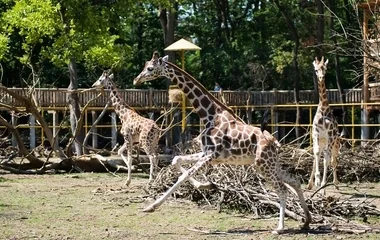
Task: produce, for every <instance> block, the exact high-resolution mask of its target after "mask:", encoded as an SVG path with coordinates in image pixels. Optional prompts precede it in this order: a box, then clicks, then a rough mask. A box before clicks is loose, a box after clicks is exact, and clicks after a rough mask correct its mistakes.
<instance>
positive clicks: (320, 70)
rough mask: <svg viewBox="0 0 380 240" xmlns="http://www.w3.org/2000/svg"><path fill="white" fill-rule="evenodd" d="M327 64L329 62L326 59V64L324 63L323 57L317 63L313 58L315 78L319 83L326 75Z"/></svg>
mask: <svg viewBox="0 0 380 240" xmlns="http://www.w3.org/2000/svg"><path fill="white" fill-rule="evenodd" d="M328 62H329V60H328V59H327V60H326V62H324V59H323V57H322V59H321V61H318V59H317V58H315V60H314V62H313V65H314V71H315V75H316V76H317V78H318V81H319V82H322V81H324V79H325V74H326V70H327V63H328Z"/></svg>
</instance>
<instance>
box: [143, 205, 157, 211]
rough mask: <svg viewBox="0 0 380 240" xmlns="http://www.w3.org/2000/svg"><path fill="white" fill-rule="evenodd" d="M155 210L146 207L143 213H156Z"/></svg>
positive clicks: (151, 207)
mask: <svg viewBox="0 0 380 240" xmlns="http://www.w3.org/2000/svg"><path fill="white" fill-rule="evenodd" d="M154 211H155V208H154V207H153V206H149V207H146V208H145V209H144V210H143V212H154Z"/></svg>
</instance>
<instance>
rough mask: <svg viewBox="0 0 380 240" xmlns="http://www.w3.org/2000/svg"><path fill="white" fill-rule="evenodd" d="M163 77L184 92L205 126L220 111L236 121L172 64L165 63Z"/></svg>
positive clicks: (228, 109)
mask: <svg viewBox="0 0 380 240" xmlns="http://www.w3.org/2000/svg"><path fill="white" fill-rule="evenodd" d="M165 76H166V77H167V78H169V79H170V80H171V81H172V83H174V84H176V85H177V86H178V88H179V89H181V90H182V91H183V92H184V94H185V95H186V97H187V98H188V99H189V101H190V103H191V105H192V106H193V107H194V111H195V112H196V113H197V114H198V115H199V118H200V120H201V121H202V123H203V124H204V125H205V126H208V125H209V124H210V122H211V121H212V120H214V119H215V116H216V115H217V114H218V113H219V112H221V111H228V112H229V113H230V114H231V115H232V116H233V117H234V118H235V119H238V118H237V117H236V116H235V114H234V112H233V111H232V110H231V109H230V108H228V107H227V106H226V105H224V104H223V103H222V102H221V101H219V99H217V98H216V97H214V96H213V95H212V94H211V93H210V92H209V91H207V90H206V89H205V87H204V86H203V85H202V84H200V83H199V82H198V81H197V80H196V79H195V78H193V77H192V76H190V75H189V74H188V73H187V72H185V71H184V70H182V69H180V68H179V67H177V66H176V65H174V64H173V63H170V62H167V64H166V67H165Z"/></svg>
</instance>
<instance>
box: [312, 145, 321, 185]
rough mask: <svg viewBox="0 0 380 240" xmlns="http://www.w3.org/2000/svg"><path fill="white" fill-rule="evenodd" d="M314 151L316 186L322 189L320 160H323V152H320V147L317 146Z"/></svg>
mask: <svg viewBox="0 0 380 240" xmlns="http://www.w3.org/2000/svg"><path fill="white" fill-rule="evenodd" d="M313 150H314V161H315V173H314V178H315V186H316V187H320V186H321V173H320V172H319V160H320V159H321V152H320V146H318V145H317V144H316V145H314V147H313Z"/></svg>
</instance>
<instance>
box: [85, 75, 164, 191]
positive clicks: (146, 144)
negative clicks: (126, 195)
mask: <svg viewBox="0 0 380 240" xmlns="http://www.w3.org/2000/svg"><path fill="white" fill-rule="evenodd" d="M112 80H113V74H111V75H109V73H108V71H104V72H103V74H102V75H101V76H100V78H99V79H98V80H97V81H96V82H95V83H94V84H93V85H92V87H105V89H108V90H110V98H111V101H112V105H113V106H114V107H115V112H116V114H117V115H118V116H119V118H120V121H121V124H122V126H121V129H120V133H121V135H123V137H124V144H123V145H122V146H121V147H120V149H119V150H118V154H119V155H120V156H121V157H122V159H123V160H124V162H125V164H126V165H127V167H128V177H127V181H126V182H125V185H127V186H128V185H129V184H130V182H131V167H132V149H133V144H134V143H139V147H141V148H142V149H143V150H144V151H145V153H146V154H147V155H148V157H149V161H150V172H149V181H152V180H153V171H154V167H155V166H156V165H157V146H158V141H159V139H160V134H161V129H160V128H159V127H158V126H157V124H156V122H155V121H153V120H151V119H148V118H144V117H142V116H140V115H138V114H137V113H136V112H135V111H134V110H133V109H131V108H129V107H128V106H127V105H126V104H125V102H124V99H122V98H121V96H120V94H119V93H118V91H117V89H116V86H115V84H114V83H113V81H112ZM125 150H127V154H128V155H127V157H125V156H124V151H125Z"/></svg>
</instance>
